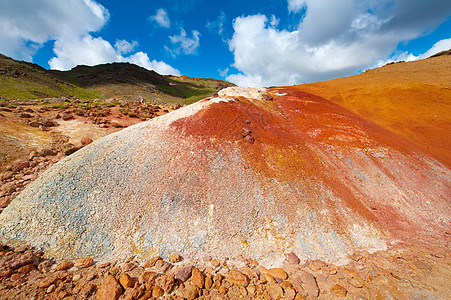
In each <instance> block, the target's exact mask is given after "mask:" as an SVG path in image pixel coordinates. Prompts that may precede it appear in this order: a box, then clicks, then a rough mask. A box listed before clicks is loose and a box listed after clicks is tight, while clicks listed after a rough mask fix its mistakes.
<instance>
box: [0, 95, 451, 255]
mask: <svg viewBox="0 0 451 300" xmlns="http://www.w3.org/2000/svg"><path fill="white" fill-rule="evenodd" d="M450 178H451V172H450V170H449V169H448V168H446V167H445V166H443V165H442V164H440V163H438V162H437V161H436V160H434V159H433V158H431V157H430V156H429V155H428V154H427V153H426V152H425V151H423V150H422V149H420V148H418V147H417V146H415V145H414V144H412V143H411V142H409V141H407V140H404V139H403V138H400V137H399V136H398V135H396V134H395V133H392V132H390V131H389V130H387V129H384V128H382V127H381V126H379V125H377V124H374V123H372V122H370V121H368V120H366V119H365V118H362V117H361V116H359V115H357V114H355V113H353V112H351V111H349V110H347V109H345V108H343V107H342V106H340V105H338V104H335V103H333V102H331V101H329V100H327V99H325V98H322V97H319V96H315V95H313V94H310V93H307V92H303V91H300V90H299V88H277V89H272V90H269V91H266V90H263V89H262V90H258V89H251V88H247V89H246V88H227V89H224V90H222V91H220V92H219V96H218V97H215V98H212V99H204V100H202V101H200V102H197V103H195V104H193V105H189V106H186V107H183V108H181V109H179V110H176V111H174V112H171V113H169V114H167V115H165V116H161V117H158V118H155V119H152V120H150V121H148V122H144V123H141V124H137V125H134V126H131V127H129V128H126V129H124V130H122V131H120V132H117V133H115V134H112V135H109V136H106V137H104V138H102V139H99V140H96V141H94V142H93V143H91V144H89V145H88V146H86V147H84V148H83V149H81V150H79V151H77V152H76V153H74V154H73V155H71V156H69V157H67V158H66V159H64V160H62V161H60V162H59V163H58V164H56V165H54V166H53V167H52V168H50V169H49V170H48V171H47V172H46V173H44V174H43V175H42V176H40V177H39V178H38V179H37V180H36V181H34V182H33V183H32V184H30V185H29V186H27V188H26V189H25V190H24V191H23V192H21V194H19V196H18V197H16V198H15V199H14V200H13V201H12V202H11V204H9V206H8V207H7V208H6V209H5V210H4V211H3V212H2V214H0V243H5V244H12V245H17V244H23V243H26V244H29V245H32V246H37V247H41V248H43V249H44V250H45V251H46V253H47V254H48V255H54V256H57V257H61V258H71V259H73V258H79V257H89V256H95V257H97V258H99V259H126V258H128V257H130V256H131V255H134V256H136V257H137V258H141V259H145V258H146V257H150V256H154V255H161V256H163V257H166V256H167V255H168V254H169V253H173V252H176V253H180V254H181V255H182V256H183V257H185V258H188V259H189V258H199V257H203V256H205V255H211V256H214V257H218V258H225V257H236V256H238V255H240V254H241V255H243V256H245V257H252V258H255V259H260V260H261V259H266V260H267V261H268V260H269V261H270V262H271V263H272V264H277V263H278V262H281V260H283V258H284V254H285V253H289V252H294V253H296V254H297V255H298V256H299V257H300V258H301V259H302V260H305V259H307V258H311V259H323V260H327V261H332V262H337V261H340V260H341V259H342V258H345V257H347V255H348V254H349V253H353V252H355V251H356V250H377V249H385V248H386V246H387V243H393V242H398V241H403V242H415V243H435V244H437V245H443V244H446V243H447V242H448V240H447V239H448V238H449V235H447V234H446V232H448V233H449V221H450V220H449V216H450V207H449V199H450V198H451V180H450Z"/></svg>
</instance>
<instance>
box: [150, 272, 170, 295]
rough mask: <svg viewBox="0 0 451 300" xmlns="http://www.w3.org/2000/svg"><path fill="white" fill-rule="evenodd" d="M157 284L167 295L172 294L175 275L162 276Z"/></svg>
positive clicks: (156, 281)
mask: <svg viewBox="0 0 451 300" xmlns="http://www.w3.org/2000/svg"><path fill="white" fill-rule="evenodd" d="M155 283H156V284H157V285H158V286H159V287H161V288H162V289H163V290H164V291H165V292H166V293H170V292H171V291H172V288H173V287H174V284H175V280H174V274H169V275H162V276H160V277H158V278H157V279H156V280H155Z"/></svg>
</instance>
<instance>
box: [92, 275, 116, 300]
mask: <svg viewBox="0 0 451 300" xmlns="http://www.w3.org/2000/svg"><path fill="white" fill-rule="evenodd" d="M121 294H122V287H121V285H120V284H119V282H117V280H116V278H115V277H114V276H113V275H108V276H107V277H106V278H105V280H104V281H103V282H102V284H101V285H100V286H99V289H98V290H97V294H96V299H97V300H116V299H118V298H119V296H120V295H121Z"/></svg>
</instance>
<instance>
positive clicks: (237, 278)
mask: <svg viewBox="0 0 451 300" xmlns="http://www.w3.org/2000/svg"><path fill="white" fill-rule="evenodd" d="M229 281H230V283H232V284H236V285H238V286H244V287H246V286H247V285H248V284H249V281H250V280H249V278H248V277H247V276H246V275H244V274H243V273H241V272H240V271H238V270H231V271H230V272H229Z"/></svg>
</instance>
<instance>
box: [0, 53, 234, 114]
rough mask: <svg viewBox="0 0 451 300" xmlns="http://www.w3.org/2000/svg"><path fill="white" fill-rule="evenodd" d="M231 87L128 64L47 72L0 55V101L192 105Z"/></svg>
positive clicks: (229, 84)
mask: <svg viewBox="0 0 451 300" xmlns="http://www.w3.org/2000/svg"><path fill="white" fill-rule="evenodd" d="M232 85H233V84H231V83H229V82H226V81H221V80H214V79H200V78H190V77H186V76H181V77H175V76H162V75H160V74H158V73H156V72H154V71H149V70H147V69H144V68H142V67H139V66H136V65H133V64H129V63H112V64H104V65H97V66H93V67H89V66H77V67H75V68H73V69H72V70H70V71H53V70H51V71H48V70H45V69H44V68H42V67H40V66H38V65H35V64H30V63H26V62H20V61H16V60H13V59H11V58H9V57H6V56H4V55H1V54H0V99H1V98H4V99H36V98H48V97H62V96H75V97H78V98H82V99H95V98H100V99H108V98H113V99H117V100H118V99H123V100H126V101H138V100H139V99H140V98H141V97H142V98H143V99H144V100H146V101H149V102H152V103H155V104H159V105H171V104H191V103H193V102H196V101H198V100H200V99H202V98H205V97H207V96H209V95H211V94H213V93H214V92H216V91H218V90H220V89H222V88H224V87H227V86H232Z"/></svg>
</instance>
